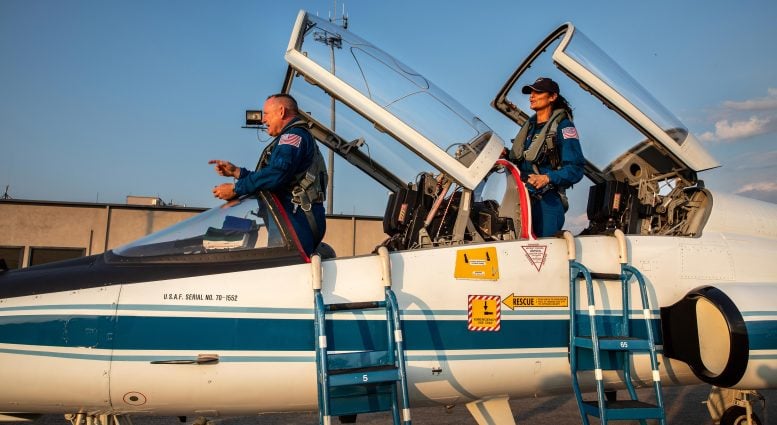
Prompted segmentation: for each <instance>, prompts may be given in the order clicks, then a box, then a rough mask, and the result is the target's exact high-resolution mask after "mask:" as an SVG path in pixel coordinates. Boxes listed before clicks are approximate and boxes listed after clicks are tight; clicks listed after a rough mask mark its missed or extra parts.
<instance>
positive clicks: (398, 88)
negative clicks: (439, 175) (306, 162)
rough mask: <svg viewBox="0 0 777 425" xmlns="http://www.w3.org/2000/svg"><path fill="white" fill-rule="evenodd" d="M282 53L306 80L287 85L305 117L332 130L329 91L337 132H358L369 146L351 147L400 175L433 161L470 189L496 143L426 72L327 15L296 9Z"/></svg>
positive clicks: (490, 161) (495, 153)
mask: <svg viewBox="0 0 777 425" xmlns="http://www.w3.org/2000/svg"><path fill="white" fill-rule="evenodd" d="M286 61H287V62H288V63H289V65H290V67H291V68H292V69H293V71H294V74H295V75H301V76H303V77H304V83H307V84H303V83H302V82H301V83H300V84H296V82H295V84H294V85H293V86H292V84H291V81H288V80H287V89H288V90H289V91H290V92H292V94H294V96H295V97H297V100H298V101H300V104H302V105H304V109H305V111H307V112H308V113H309V114H310V117H311V118H312V119H313V120H315V121H317V122H318V123H324V122H326V123H327V124H326V125H327V126H328V127H330V129H331V130H332V131H334V128H331V127H333V126H334V125H333V124H329V117H330V115H331V114H333V112H332V110H331V109H332V104H331V103H330V101H331V98H334V99H336V100H337V101H338V102H340V103H342V104H345V105H346V106H347V107H348V109H349V111H341V110H340V109H345V108H340V109H338V111H337V133H338V134H341V133H342V134H353V135H354V137H355V138H361V139H362V141H363V143H364V144H366V145H367V146H368V147H369V152H366V151H367V149H366V148H363V147H362V145H361V144H360V143H354V144H353V147H354V148H355V149H360V150H362V151H365V153H366V154H367V155H369V157H370V161H371V162H377V163H380V164H381V166H383V167H385V169H386V170H388V172H390V173H391V174H393V175H395V176H397V177H398V178H399V179H400V180H401V181H405V182H407V181H410V180H413V179H414V177H415V176H416V175H417V174H418V173H419V172H420V171H433V170H434V169H436V170H438V171H441V172H443V173H445V174H447V175H448V176H450V177H451V178H453V179H454V180H455V181H456V182H457V183H459V184H460V185H461V186H463V187H465V188H467V189H473V188H475V187H476V186H477V184H478V183H479V182H480V181H481V180H482V179H483V177H484V176H485V175H486V174H487V173H488V171H489V170H490V169H491V167H492V166H493V165H494V161H496V159H497V158H498V157H499V154H500V153H501V151H502V148H503V146H504V144H503V142H502V140H501V139H500V138H499V137H498V136H497V135H496V134H495V133H494V132H493V131H492V130H491V129H490V128H489V127H488V126H486V125H485V124H484V123H483V122H482V121H481V120H480V119H479V118H478V117H476V116H475V115H474V114H473V113H471V112H469V111H468V110H467V109H466V108H464V107H463V106H462V105H460V104H459V103H458V102H456V101H455V100H453V99H452V98H451V97H450V96H448V95H447V94H446V93H444V92H443V91H442V90H440V89H439V88H438V87H436V86H435V85H434V84H432V83H431V82H430V81H429V80H428V79H427V78H425V77H424V76H422V75H420V74H419V73H417V72H415V71H413V70H412V69H410V68H409V67H408V66H406V65H404V64H402V63H401V62H400V61H398V60H396V59H395V58H393V57H392V56H391V55H389V54H387V53H386V52H384V51H382V50H380V49H379V48H377V47H375V46H374V45H372V44H370V43H369V42H367V41H365V40H363V39H361V38H359V37H358V36H356V35H354V34H352V33H351V32H349V31H348V30H346V29H344V28H341V27H339V26H337V25H334V24H332V23H330V22H328V21H326V20H323V19H320V18H318V17H315V16H311V15H309V14H307V13H306V12H304V11H301V12H300V13H299V15H298V17H297V22H296V25H295V27H294V30H293V32H292V35H291V40H290V41H289V47H288V50H287V52H286ZM289 78H291V73H290V75H289ZM311 87H316V88H318V89H316V90H312V89H311ZM321 89H323V91H324V92H326V94H327V96H322V94H323V93H322V92H321ZM328 96H331V98H329V97H328ZM362 170H363V171H365V172H368V173H369V172H370V170H369V167H363V168H362ZM376 178H377V177H376ZM377 179H378V180H379V181H380V178H377Z"/></svg>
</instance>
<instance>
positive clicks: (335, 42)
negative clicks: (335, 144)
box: [314, 0, 348, 214]
mask: <svg viewBox="0 0 777 425" xmlns="http://www.w3.org/2000/svg"><path fill="white" fill-rule="evenodd" d="M332 10H333V11H332V13H330V14H329V22H331V23H333V24H338V25H340V26H341V27H343V28H345V29H347V28H348V16H347V15H346V14H345V5H343V11H342V14H341V15H340V17H339V18H338V17H337V0H333V8H332ZM314 38H315V39H316V40H317V41H320V42H322V43H326V45H328V46H329V63H330V67H331V69H330V70H331V72H332V75H335V70H336V68H335V49H340V48H342V45H343V41H342V38H341V37H340V36H339V35H338V34H327V33H324V32H321V33H317V34H314ZM330 113H331V115H330V120H331V126H332V131H333V132H334V131H335V130H336V129H335V121H336V118H335V115H336V114H335V98H334V97H333V98H332V99H331V102H330ZM327 159H328V161H327V185H326V212H327V213H329V214H332V213H333V212H334V211H333V209H334V180H335V152H334V150H332V149H329V155H328V158H327Z"/></svg>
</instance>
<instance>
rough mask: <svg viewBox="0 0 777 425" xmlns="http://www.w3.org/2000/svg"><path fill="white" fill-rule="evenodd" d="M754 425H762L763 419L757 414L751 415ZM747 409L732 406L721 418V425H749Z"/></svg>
mask: <svg viewBox="0 0 777 425" xmlns="http://www.w3.org/2000/svg"><path fill="white" fill-rule="evenodd" d="M750 421H751V422H752V424H753V425H761V419H759V418H758V415H756V414H755V413H751V414H750ZM747 424H748V422H747V409H746V408H744V407H742V406H731V407H729V408H728V409H726V411H725V412H723V416H721V417H720V425H747Z"/></svg>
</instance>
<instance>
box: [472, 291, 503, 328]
mask: <svg viewBox="0 0 777 425" xmlns="http://www.w3.org/2000/svg"><path fill="white" fill-rule="evenodd" d="M501 305H502V297H500V296H499V295H470V296H469V298H468V301H467V329H468V330H470V331H481V332H482V331H485V332H495V331H498V330H499V329H500V328H501V327H502V307H501Z"/></svg>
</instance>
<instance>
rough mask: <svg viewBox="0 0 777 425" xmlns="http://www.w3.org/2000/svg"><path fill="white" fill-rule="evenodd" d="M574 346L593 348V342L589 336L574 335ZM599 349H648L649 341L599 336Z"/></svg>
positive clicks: (625, 337) (628, 337)
mask: <svg viewBox="0 0 777 425" xmlns="http://www.w3.org/2000/svg"><path fill="white" fill-rule="evenodd" d="M573 342H574V345H575V347H578V348H588V349H591V350H593V348H594V344H593V340H592V339H591V337H590V336H576V337H575V338H574V340H573ZM599 350H602V351H650V341H648V340H646V339H641V338H634V337H630V336H602V337H599Z"/></svg>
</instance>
